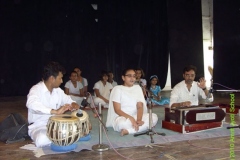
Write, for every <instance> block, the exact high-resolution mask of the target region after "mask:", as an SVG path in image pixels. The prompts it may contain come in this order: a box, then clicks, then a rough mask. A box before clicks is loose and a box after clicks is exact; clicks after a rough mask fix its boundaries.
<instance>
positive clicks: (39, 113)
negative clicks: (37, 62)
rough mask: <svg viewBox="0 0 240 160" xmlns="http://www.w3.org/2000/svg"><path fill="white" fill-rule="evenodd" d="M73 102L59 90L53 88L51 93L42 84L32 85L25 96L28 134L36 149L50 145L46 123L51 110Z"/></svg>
mask: <svg viewBox="0 0 240 160" xmlns="http://www.w3.org/2000/svg"><path fill="white" fill-rule="evenodd" d="M72 102H74V101H73V100H72V99H71V98H70V96H68V95H66V94H65V93H64V92H63V90H62V89H61V88H54V89H53V91H52V93H50V91H49V90H48V89H47V87H46V85H45V84H44V82H39V83H38V84H36V85H34V86H33V87H32V88H31V89H30V92H29V94H28V96H27V104H26V106H27V108H28V122H29V124H30V125H29V126H28V134H29V136H30V137H31V138H32V139H33V141H34V142H35V144H36V146H37V147H42V146H45V145H48V144H50V143H51V141H50V140H49V139H48V137H47V135H46V131H47V122H48V119H49V117H51V116H52V115H51V114H50V112H51V110H52V109H55V110H56V109H59V108H60V107H61V106H62V105H64V104H71V103H72Z"/></svg>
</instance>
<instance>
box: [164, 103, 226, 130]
mask: <svg viewBox="0 0 240 160" xmlns="http://www.w3.org/2000/svg"><path fill="white" fill-rule="evenodd" d="M169 115H170V116H169ZM225 115H226V113H225V110H224V109H222V108H220V107H219V106H212V105H199V106H191V107H176V108H173V109H170V108H165V120H163V121H162V127H163V128H166V129H170V130H173V131H177V132H180V133H189V132H195V131H201V130H206V129H211V128H217V127H221V126H222V122H223V121H225ZM171 117H174V119H171Z"/></svg>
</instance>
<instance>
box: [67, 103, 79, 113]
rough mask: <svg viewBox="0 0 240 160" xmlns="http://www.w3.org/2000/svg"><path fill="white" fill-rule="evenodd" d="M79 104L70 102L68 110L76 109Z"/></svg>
mask: <svg viewBox="0 0 240 160" xmlns="http://www.w3.org/2000/svg"><path fill="white" fill-rule="evenodd" d="M79 108H80V106H79V105H78V104H77V103H76V102H72V104H71V105H70V106H69V110H70V111H75V110H78V109H79Z"/></svg>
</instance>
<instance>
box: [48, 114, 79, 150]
mask: <svg viewBox="0 0 240 160" xmlns="http://www.w3.org/2000/svg"><path fill="white" fill-rule="evenodd" d="M47 136H48V138H49V139H50V140H51V141H52V143H53V144H55V145H58V146H68V145H71V144H73V143H75V142H77V141H78V140H79V138H80V137H81V124H80V121H79V118H77V117H74V116H71V115H57V116H52V117H50V118H49V120H48V123H47Z"/></svg>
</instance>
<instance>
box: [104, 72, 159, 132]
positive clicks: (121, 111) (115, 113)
mask: <svg viewBox="0 0 240 160" xmlns="http://www.w3.org/2000/svg"><path fill="white" fill-rule="evenodd" d="M122 80H123V85H118V86H115V87H114V88H113V90H112V92H111V95H110V100H109V109H108V114H107V122H106V126H107V127H113V129H114V131H117V132H120V135H121V136H124V135H127V134H134V133H137V132H142V131H145V130H147V129H149V114H148V113H147V107H146V101H145V99H144V96H143V93H142V89H141V87H140V86H139V85H134V83H135V80H136V74H135V71H134V69H126V70H124V71H123V73H122ZM157 121H158V117H157V115H156V114H154V113H153V114H152V125H153V126H155V125H156V124H157Z"/></svg>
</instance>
